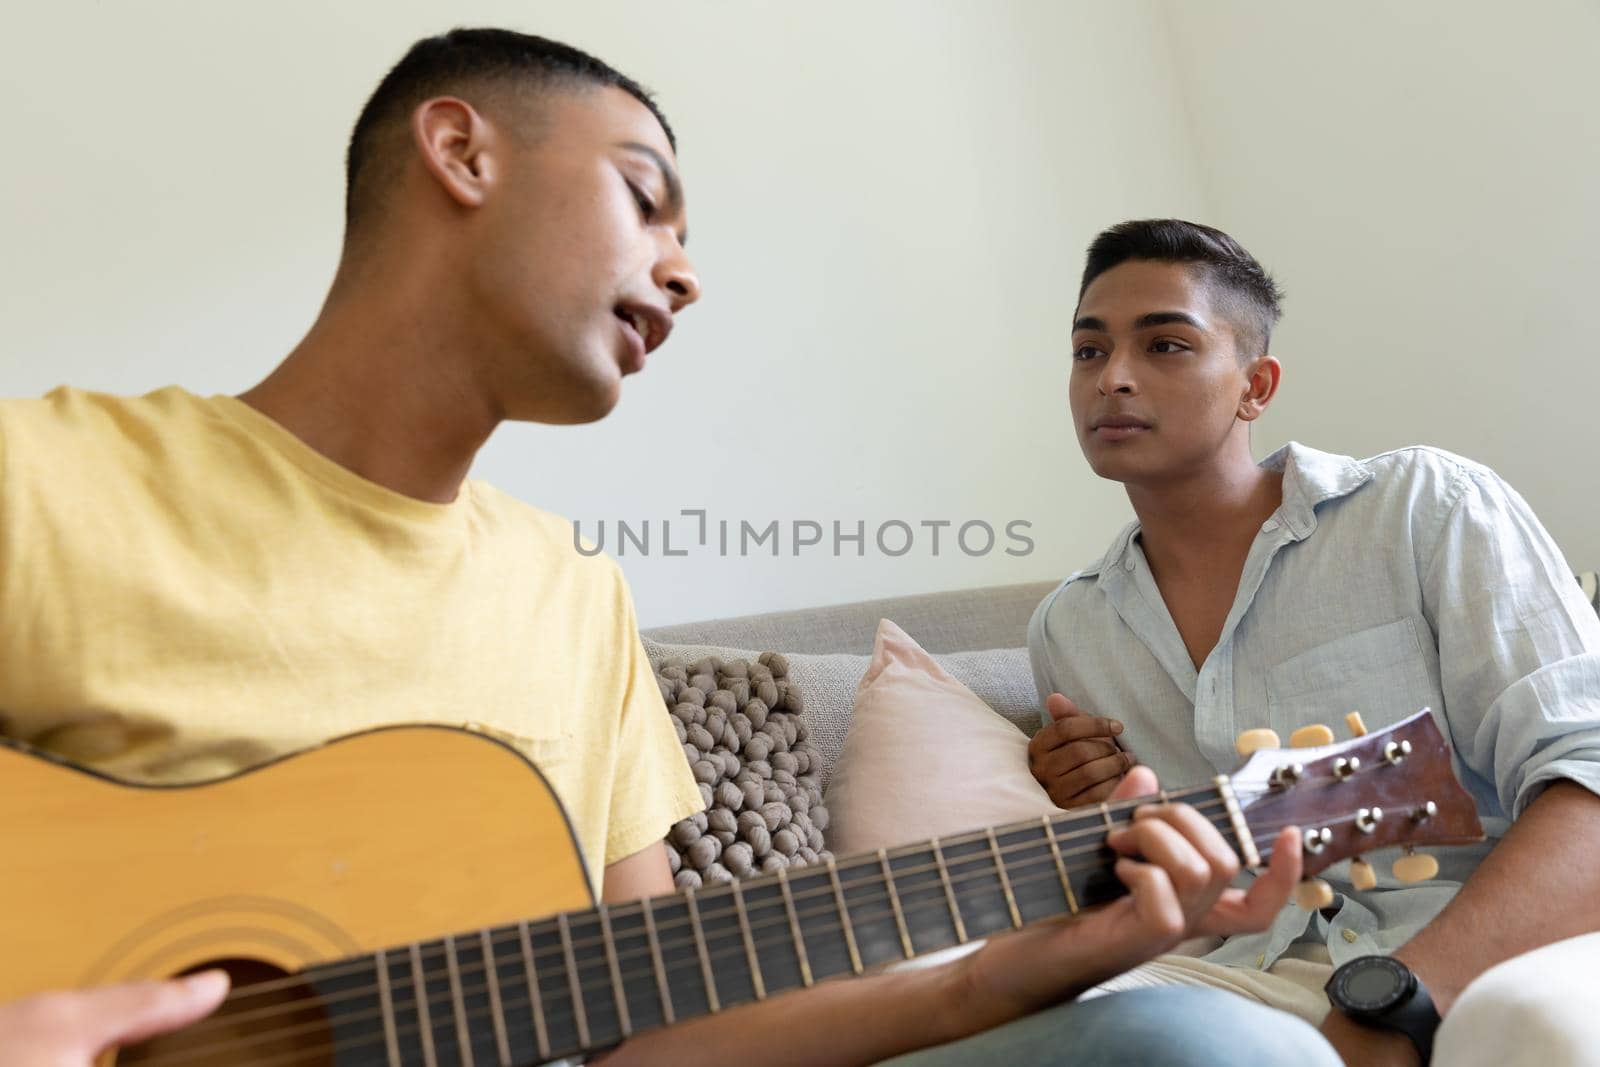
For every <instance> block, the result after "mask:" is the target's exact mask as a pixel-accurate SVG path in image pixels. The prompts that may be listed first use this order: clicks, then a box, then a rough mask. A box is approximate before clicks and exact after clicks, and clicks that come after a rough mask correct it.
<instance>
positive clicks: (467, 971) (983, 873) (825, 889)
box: [229, 794, 1353, 1026]
mask: <svg viewBox="0 0 1600 1067" xmlns="http://www.w3.org/2000/svg"><path fill="white" fill-rule="evenodd" d="M1169 796H1171V794H1169ZM1141 803H1143V801H1142V800H1141ZM1212 803H1213V804H1215V803H1221V801H1220V800H1219V801H1215V802H1212ZM1136 806H1139V805H1137V804H1135V805H1130V807H1136ZM1352 818H1353V816H1352ZM1335 821H1342V820H1335ZM1230 822H1231V820H1230ZM1286 825H1287V824H1286ZM1223 828H1224V830H1226V831H1231V829H1232V828H1231V825H1227V826H1224V827H1223ZM1031 829H1032V827H1031V826H1030V825H1029V824H1026V823H1024V824H1020V825H1019V826H1017V827H1016V829H1014V830H1012V831H1010V832H1013V833H1014V832H1021V831H1023V830H1031ZM1263 829H1264V830H1265V829H1267V828H1263ZM1086 833H1092V834H1093V835H1094V836H1096V837H1098V836H1099V833H1100V830H1099V828H1098V827H1096V828H1095V829H1094V830H1092V831H1083V832H1079V833H1077V834H1076V836H1083V835H1084V834H1086ZM1061 839H1062V838H1061V837H1058V838H1057V840H1058V842H1059V841H1060V840H1061ZM1044 847H1046V842H1044V841H1039V842H1035V841H1028V842H1021V843H1018V844H1016V845H1010V846H1005V848H1004V849H1003V850H1002V851H1010V852H1019V851H1024V850H1028V849H1039V848H1044ZM913 851H915V849H914V848H913ZM1083 851H1085V850H1069V852H1068V853H1067V854H1071V855H1078V854H1081V853H1082V852H1083ZM1094 851H1099V848H1096V849H1094ZM1030 862H1031V861H1030ZM1038 862H1052V857H1049V856H1046V857H1044V858H1041V859H1039V860H1038ZM971 864H977V865H978V866H979V868H980V869H979V870H976V871H974V872H972V873H970V874H967V875H961V876H959V877H957V878H955V879H953V881H958V882H959V881H966V880H970V879H971V878H982V877H997V872H995V871H993V870H992V869H987V870H986V869H983V868H988V867H989V864H988V860H987V854H985V853H976V854H973V855H972V856H970V857H962V858H958V859H957V860H956V867H957V869H960V868H962V867H963V866H967V865H971ZM863 865H864V866H867V867H870V866H871V864H870V861H865V862H864V864H863ZM1024 865H1026V864H1024ZM934 869H936V867H922V868H910V869H906V870H902V871H901V872H900V876H901V877H902V878H904V877H906V876H908V875H910V874H913V873H917V872H919V871H921V872H927V871H931V870H934ZM1076 869H1078V870H1081V869H1083V868H1082V867H1078V868H1076ZM1040 877H1043V878H1048V877H1049V872H1046V873H1045V874H1044V875H1041V876H1040ZM1029 880H1030V879H1021V880H1018V881H1016V882H1015V883H1014V884H1017V885H1021V884H1025V883H1026V882H1027V881H1029ZM890 881H892V877H891V878H890V879H885V878H884V877H883V876H882V875H881V874H874V875H872V876H871V877H869V878H867V879H863V880H860V881H858V882H851V883H847V884H848V886H849V887H851V888H854V887H857V886H860V885H866V884H872V883H880V882H881V883H884V884H886V885H887V884H889V882H890ZM916 888H927V887H916ZM830 891H831V883H830V884H829V885H827V886H821V887H818V888H817V889H816V890H814V891H811V892H810V893H809V894H807V893H804V892H802V893H800V894H796V895H795V897H796V899H799V898H803V897H805V896H807V895H810V896H827V895H830ZM724 892H725V893H727V895H728V896H730V897H731V892H729V891H727V890H724ZM773 903H775V902H769V904H768V905H765V906H768V907H770V906H772V904H773ZM943 907H944V905H943V904H942V903H939V902H935V903H932V904H930V905H928V908H931V909H934V910H943ZM737 914H738V909H737V907H735V908H733V909H729V910H727V911H723V912H720V913H718V912H712V913H710V917H712V918H723V919H726V918H728V917H730V916H736V915H737ZM826 914H836V909H832V908H827V909H823V910H820V911H817V912H809V913H806V914H805V916H804V917H805V918H811V917H813V916H816V915H826ZM891 914H892V908H891V909H890V911H884V912H881V913H871V914H869V915H867V916H864V917H863V923H866V922H880V921H884V920H885V919H887V918H888V917H889V916H890V915H891ZM785 915H787V913H785ZM799 917H800V916H798V915H797V918H799ZM784 924H785V919H776V918H775V919H773V920H771V921H770V922H766V923H757V924H752V935H753V933H754V929H756V928H760V929H762V930H765V929H767V928H769V927H776V926H782V925H784ZM673 925H677V926H680V927H681V926H684V925H690V924H689V923H688V922H687V921H684V922H680V923H677V924H672V923H667V924H663V926H662V928H663V929H670V928H671V927H672V926H673ZM818 929H827V930H830V931H842V930H843V927H842V926H832V927H827V928H818ZM633 936H638V934H634V935H633ZM702 936H703V931H702ZM726 937H727V940H730V941H732V942H734V943H735V947H734V948H733V949H731V950H729V951H727V952H725V953H721V954H720V958H730V959H731V958H737V957H738V956H740V955H741V954H742V950H741V946H742V945H743V944H744V939H743V935H742V931H735V930H729V931H726ZM613 940H615V936H613ZM707 940H708V944H709V943H710V941H714V940H715V937H713V938H710V939H707ZM604 943H605V941H604V938H603V936H602V937H601V938H597V939H595V940H593V941H588V942H578V943H577V944H576V945H575V946H574V950H576V949H577V948H590V947H593V946H595V945H600V944H604ZM491 944H492V943H491ZM647 953H648V947H647V948H646V949H644V950H641V951H639V952H635V953H623V954H620V955H619V957H618V960H619V975H618V978H619V979H622V980H624V981H625V980H628V979H633V978H637V977H640V976H642V975H646V974H653V973H654V971H645V970H637V971H630V972H629V973H628V974H627V975H626V976H625V977H624V976H623V975H621V973H620V971H621V967H620V961H621V959H628V960H629V961H630V962H631V960H633V959H635V958H638V957H640V956H643V955H645V954H647ZM445 954H446V951H445V950H444V949H443V948H442V946H441V950H440V951H439V953H438V954H437V955H438V956H441V957H442V956H444V955H445ZM710 954H711V953H710V952H709V949H708V955H710ZM429 955H430V957H432V956H433V955H434V954H433V953H430V954H429ZM496 956H497V954H492V955H491V957H490V958H491V959H494V958H495V957H496ZM574 962H575V963H576V962H577V961H576V960H574ZM684 966H685V967H693V966H694V962H693V961H690V962H689V963H686V964H684ZM486 967H487V963H486V964H484V965H483V966H478V965H468V966H465V967H459V966H458V968H457V975H458V980H459V976H462V975H466V976H472V975H475V974H477V973H479V972H481V971H483V970H484V969H485V968H486ZM582 969H583V968H582V966H581V965H580V966H579V971H580V974H581V972H582ZM670 969H676V968H670ZM442 974H443V972H439V971H435V972H432V974H431V975H430V974H429V973H427V972H424V973H423V974H422V976H421V980H422V981H423V982H424V983H426V982H427V981H428V980H429V979H430V978H434V979H437V978H440V977H441V976H442ZM558 980H559V979H558ZM301 981H303V979H300V978H297V979H294V980H293V981H292V984H300V983H301ZM612 981H613V980H611V979H610V976H609V974H608V975H606V976H605V977H602V978H601V979H600V980H598V981H596V982H595V983H593V984H592V986H590V987H587V988H591V989H594V990H599V989H606V988H607V987H608V986H609V985H610V984H611V982H612ZM580 983H581V979H580ZM487 988H488V986H487V984H485V985H484V986H482V987H473V989H472V992H481V991H486V990H487ZM584 988H585V987H584V986H582V985H581V984H580V993H581V992H582V990H583V989H584ZM370 992H371V989H370V988H369V989H368V990H366V993H368V994H370ZM358 995H362V990H359V989H358V990H351V991H346V992H345V993H344V994H341V995H340V996H339V997H328V998H324V999H323V1000H321V1001H319V1003H332V1002H333V1001H334V1000H335V999H348V998H349V997H351V996H358ZM541 995H542V994H541ZM454 996H455V994H454V993H453V992H447V993H441V994H440V996H439V997H437V998H433V997H429V998H428V1000H427V1003H430V1004H431V1003H433V1002H434V1001H435V1000H437V1002H438V1003H440V1004H445V1003H446V1002H447V1001H449V1000H451V999H453V998H454ZM530 1003H531V1001H530ZM415 1005H416V1001H415V999H412V1000H405V1001H401V1002H400V1006H415ZM272 1010H273V1009H258V1010H257V1012H256V1013H255V1014H262V1013H263V1012H265V1013H268V1014H270V1013H271V1012H272ZM278 1010H280V1011H282V1010H287V1011H299V1010H304V1008H303V1007H301V1006H299V1005H289V1006H287V1008H285V1009H278ZM245 1014H246V1013H238V1014H234V1015H230V1016H229V1019H230V1020H231V1021H235V1022H237V1021H239V1020H240V1019H241V1018H243V1017H244V1015H245ZM369 1014H370V1013H369ZM315 1025H320V1024H313V1026H315Z"/></svg>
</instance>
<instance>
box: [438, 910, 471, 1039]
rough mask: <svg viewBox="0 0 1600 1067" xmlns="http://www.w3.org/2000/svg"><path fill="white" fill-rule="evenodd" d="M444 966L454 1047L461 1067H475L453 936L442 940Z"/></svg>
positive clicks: (459, 965) (459, 967) (459, 966)
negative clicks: (451, 1015)
mask: <svg viewBox="0 0 1600 1067" xmlns="http://www.w3.org/2000/svg"><path fill="white" fill-rule="evenodd" d="M444 966H445V970H446V971H447V972H449V975H450V1004H451V1006H452V1008H453V1009H454V1010H455V1016H456V1047H457V1048H459V1049H460V1050H461V1064H462V1067H475V1065H474V1064H473V1062H472V1041H471V1040H470V1039H469V1038H468V1037H467V1004H466V1001H464V1000H462V998H461V964H460V961H459V960H457V959H456V941H455V938H454V937H453V936H447V937H446V938H445V939H444Z"/></svg>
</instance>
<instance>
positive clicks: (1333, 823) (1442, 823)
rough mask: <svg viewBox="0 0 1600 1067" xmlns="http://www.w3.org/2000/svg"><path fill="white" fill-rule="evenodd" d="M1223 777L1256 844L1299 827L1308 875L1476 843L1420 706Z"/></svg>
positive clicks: (1471, 811) (1270, 752)
mask: <svg viewBox="0 0 1600 1067" xmlns="http://www.w3.org/2000/svg"><path fill="white" fill-rule="evenodd" d="M1359 722H1360V720H1359V717H1353V723H1352V725H1354V726H1357V727H1358V728H1359ZM1313 729H1314V730H1315V731H1319V732H1320V737H1324V738H1326V737H1330V736H1331V731H1328V730H1327V729H1326V728H1325V727H1316V728H1313ZM1302 733H1304V731H1302ZM1297 736H1298V735H1297ZM1311 736H1314V737H1315V736H1319V734H1317V733H1313V734H1311ZM1229 777H1230V781H1231V783H1232V787H1233V791H1234V795H1235V797H1236V799H1237V801H1238V804H1239V808H1240V810H1241V811H1242V813H1243V815H1244V819H1245V822H1246V823H1247V824H1248V826H1249V827H1250V832H1251V834H1252V836H1253V837H1254V838H1255V839H1256V841H1257V843H1258V844H1259V843H1262V842H1265V841H1270V840H1272V839H1273V837H1274V836H1276V834H1277V832H1278V830H1279V829H1280V828H1282V827H1284V826H1298V827H1300V828H1301V832H1302V837H1303V839H1304V850H1303V851H1304V861H1305V876H1306V877H1307V878H1309V877H1311V876H1312V875H1315V874H1317V873H1319V872H1321V871H1323V870H1326V869H1327V868H1328V867H1331V866H1332V865H1333V864H1335V863H1338V862H1339V861H1340V860H1343V859H1350V858H1352V857H1359V856H1360V855H1361V853H1363V852H1372V851H1374V850H1376V849H1381V848H1389V847H1392V846H1396V845H1404V846H1414V845H1464V844H1470V843H1472V842H1474V841H1481V840H1483V827H1482V826H1481V825H1480V824H1479V822H1478V812H1477V808H1476V806H1475V805H1474V804H1473V802H1472V797H1470V796H1469V795H1468V794H1467V792H1466V790H1464V789H1462V788H1461V784H1460V783H1459V782H1457V781H1456V777H1455V773H1454V771H1453V770H1452V769H1451V766H1450V746H1449V744H1448V743H1447V742H1446V741H1445V739H1444V737H1443V736H1442V735H1441V734H1440V733H1439V728H1438V726H1436V725H1435V724H1434V721H1433V715H1432V714H1431V713H1430V712H1429V711H1428V709H1426V708H1424V709H1423V710H1422V711H1419V712H1417V713H1416V714H1415V715H1412V716H1411V717H1410V718H1408V719H1405V720H1403V721H1401V722H1399V723H1396V724H1395V725H1394V726H1392V727H1390V728H1389V729H1387V730H1383V731H1380V732H1377V733H1365V734H1363V735H1362V736H1359V737H1356V738H1354V739H1353V740H1350V741H1345V742H1341V743H1336V744H1318V745H1313V746H1311V747H1304V748H1287V749H1284V748H1275V747H1274V748H1258V749H1256V750H1255V751H1254V752H1253V753H1252V754H1251V755H1250V757H1249V759H1248V760H1247V761H1246V762H1245V764H1244V765H1243V766H1242V767H1240V768H1239V769H1238V770H1237V771H1235V772H1234V773H1233V774H1232V775H1230V776H1229ZM1422 858H1423V857H1417V859H1422Z"/></svg>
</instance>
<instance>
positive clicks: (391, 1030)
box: [374, 948, 400, 1067]
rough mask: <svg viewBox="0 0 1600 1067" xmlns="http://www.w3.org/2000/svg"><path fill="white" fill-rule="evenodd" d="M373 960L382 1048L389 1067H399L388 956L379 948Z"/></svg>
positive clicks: (398, 1047)
mask: <svg viewBox="0 0 1600 1067" xmlns="http://www.w3.org/2000/svg"><path fill="white" fill-rule="evenodd" d="M374 958H375V959H376V960H377V961H378V1002H379V1004H380V1005H381V1010H382V1013H383V1046H384V1049H385V1050H386V1051H387V1052H388V1056H389V1067H400V1035H399V1034H398V1033H396V1031H395V1023H394V993H393V991H391V990H390V988H389V954H388V953H387V952H385V951H384V950H383V949H381V948H380V949H379V950H378V952H377V955H376V956H375V957H374Z"/></svg>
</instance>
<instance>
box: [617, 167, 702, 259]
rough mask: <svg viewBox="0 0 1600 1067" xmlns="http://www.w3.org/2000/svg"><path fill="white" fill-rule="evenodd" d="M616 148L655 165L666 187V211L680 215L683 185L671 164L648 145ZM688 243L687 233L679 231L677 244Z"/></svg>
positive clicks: (681, 211)
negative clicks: (642, 157) (635, 154)
mask: <svg viewBox="0 0 1600 1067" xmlns="http://www.w3.org/2000/svg"><path fill="white" fill-rule="evenodd" d="M617 147H619V148H625V149H627V150H628V151H629V152H635V153H637V154H639V155H641V156H644V157H645V158H647V159H649V160H650V162H652V163H654V164H655V165H656V169H657V170H659V171H660V172H661V180H662V181H663V182H664V183H666V186H667V210H668V211H669V212H670V213H672V214H674V215H681V214H682V213H683V183H682V182H681V181H679V180H678V172H677V171H676V170H674V169H672V164H671V163H668V162H667V160H666V157H665V156H663V155H662V154H661V153H660V152H657V151H656V150H655V149H654V148H651V147H650V146H649V145H647V144H641V143H640V142H638V141H624V142H622V144H620V145H618V146H617ZM688 243H689V231H688V230H687V229H683V230H679V231H678V244H679V245H680V246H682V245H687V244H688Z"/></svg>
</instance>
